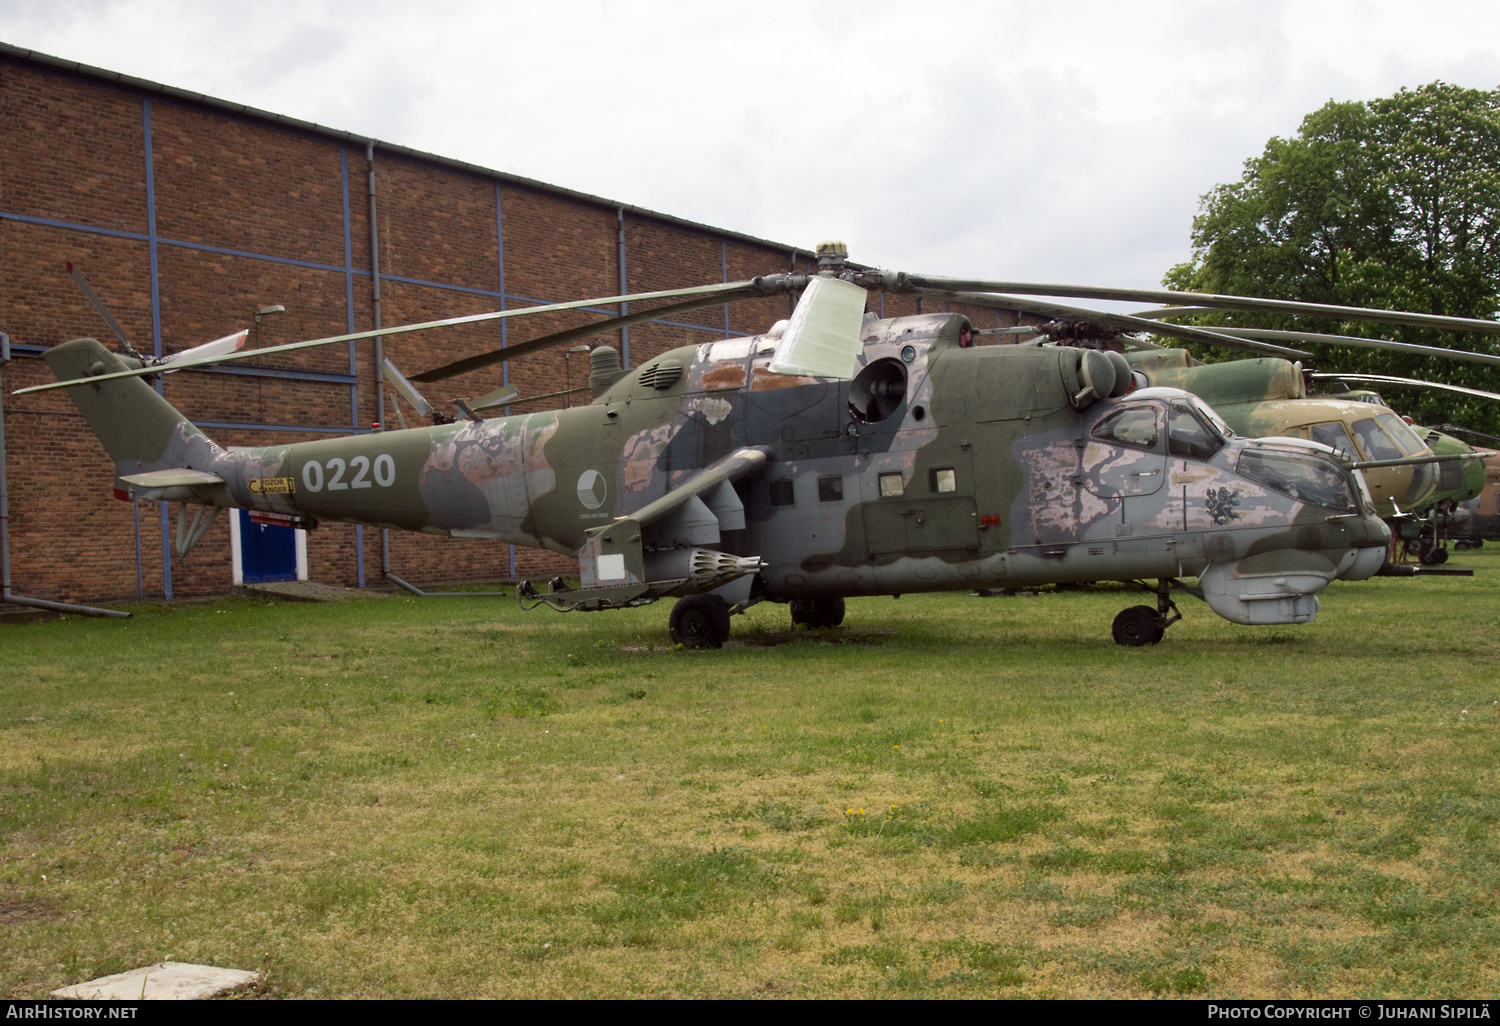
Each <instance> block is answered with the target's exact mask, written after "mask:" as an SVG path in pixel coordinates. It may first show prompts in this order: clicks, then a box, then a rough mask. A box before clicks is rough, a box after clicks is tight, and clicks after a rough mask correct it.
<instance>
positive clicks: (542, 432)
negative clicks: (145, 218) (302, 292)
mask: <svg viewBox="0 0 1500 1026" xmlns="http://www.w3.org/2000/svg"><path fill="white" fill-rule="evenodd" d="M846 255H847V250H845V249H844V248H843V246H842V244H825V245H823V246H820V247H819V259H820V271H819V273H818V274H814V275H799V274H772V275H766V276H763V277H758V278H754V279H751V280H749V281H744V282H733V283H727V284H715V285H706V286H699V287H694V288H684V289H675V290H669V291H663V292H654V293H646V294H636V295H628V296H611V297H604V298H596V299H587V300H580V301H577V302H571V303H560V304H551V305H547V306H538V307H530V308H524V309H519V310H506V311H498V312H493V313H486V314H476V315H468V316H464V317H454V318H447V319H444V320H438V321H430V322H424V323H422V324H413V325H404V326H400V327H394V328H390V327H387V328H381V329H378V330H374V331H366V332H356V333H352V334H347V335H339V336H334V337H331V338H325V339H314V340H310V341H307V342H298V343H292V344H289V345H281V346H271V347H266V348H261V349H254V350H249V351H245V352H240V353H231V354H228V355H224V354H217V353H214V354H209V355H208V356H203V357H193V358H189V357H186V356H184V357H179V358H178V359H176V360H175V361H174V362H173V364H172V365H171V367H169V368H167V369H168V370H171V369H178V370H180V369H186V368H189V367H193V366H204V365H206V364H209V363H215V362H222V361H225V360H236V359H242V358H247V357H251V356H266V355H270V354H274V353H277V352H286V351H290V350H296V349H302V348H307V347H310V346H317V345H325V344H332V343H340V342H346V341H350V340H354V339H362V338H373V337H375V336H388V335H396V334H401V333H403V332H410V331H420V330H430V329H434V328H439V327H443V326H447V325H456V324H472V323H476V322H481V321H489V320H499V319H502V318H511V317H521V316H529V315H532V314H536V313H545V312H550V311H556V310H565V309H578V308H581V307H585V306H598V305H603V304H613V303H620V302H630V303H632V304H640V303H643V302H647V301H652V300H670V301H671V302H668V303H666V304H664V305H660V306H656V307H654V308H651V309H647V310H641V309H639V306H637V307H636V309H635V311H633V312H631V313H629V314H626V315H622V316H617V317H611V318H608V319H604V320H600V321H596V322H594V323H592V324H589V325H585V326H583V327H580V328H573V329H569V330H567V331H562V332H556V333H554V334H551V335H547V336H544V337H542V338H539V339H535V340H532V341H530V342H526V343H522V344H520V345H517V346H511V347H509V348H506V349H502V350H497V351H495V352H491V353H487V354H481V355H478V356H475V357H471V358H468V359H466V360H461V361H458V362H456V363H453V364H449V365H447V366H445V367H439V368H435V369H433V370H429V371H426V372H423V373H421V374H415V375H412V377H411V381H429V380H438V379H442V378H446V377H451V376H454V375H456V374H461V373H465V372H467V371H470V370H474V369H476V368H478V367H481V366H488V365H491V364H495V363H499V362H501V361H502V360H509V359H515V358H518V357H521V356H524V355H526V354H527V353H530V352H535V351H537V350H539V349H543V348H546V347H548V346H553V345H561V344H563V343H565V342H570V341H573V340H575V339H577V338H580V337H585V336H589V335H597V334H600V333H602V332H606V331H610V330H612V329H614V328H619V327H622V326H625V325H628V324H631V323H638V322H640V321H644V320H647V319H651V318H655V317H660V316H663V315H666V314H669V313H676V312H680V311H683V310H687V309H692V308H695V307H701V306H708V305H711V304H719V303H723V302H727V301H732V300H734V299H738V298H749V297H755V296H766V295H774V294H796V293H800V294H801V295H800V299H799V300H798V302H797V304H796V307H795V309H794V311H793V313H792V315H791V317H790V318H789V319H788V320H786V321H782V322H778V323H777V325H776V326H775V327H773V328H772V329H771V330H770V331H769V332H767V333H766V334H763V335H758V336H755V337H749V338H739V339H731V340H725V341H718V342H710V343H705V344H702V345H696V346H686V347H682V348H678V349H674V350H671V351H669V352H666V353H663V354H662V355H660V356H658V357H656V358H654V359H651V360H649V361H646V362H645V363H644V364H643V365H641V366H639V367H636V368H633V369H631V370H629V371H626V370H625V369H623V368H622V367H621V365H620V360H619V356H618V354H617V353H616V351H615V350H614V349H613V348H612V347H610V346H603V345H601V346H598V347H597V348H595V349H594V350H593V351H592V354H591V374H590V380H589V385H590V388H591V390H592V391H593V392H594V394H595V396H596V398H595V399H594V401H593V402H592V403H591V404H590V405H587V406H578V407H573V408H569V409H562V410H551V411H547V412H541V413H533V414H525V415H517V416H503V417H494V418H490V419H482V418H480V417H479V416H478V415H477V413H472V415H471V416H466V417H465V419H464V420H461V421H459V422H456V423H447V424H437V425H434V426H431V427H421V428H410V429H406V430H397V431H384V432H380V433H372V434H366V435H359V436H353V437H347V438H334V439H326V440H320V441H312V442H301V443H296V444H291V445H274V446H268V447H265V448H256V449H244V450H234V451H226V450H224V449H222V448H220V447H219V446H218V445H216V444H215V443H214V442H213V441H211V440H210V439H209V438H208V437H207V436H206V435H204V434H203V432H201V431H200V430H198V429H197V428H196V427H195V426H193V425H192V424H191V423H189V422H188V420H187V419H186V418H185V417H183V416H182V415H181V414H180V413H179V412H178V411H177V410H176V409H174V408H173V407H172V406H171V405H170V404H168V403H167V402H166V400H164V399H163V398H162V397H161V396H160V395H158V394H157V393H156V392H155V391H154V390H153V389H152V388H151V387H150V386H149V385H148V384H147V383H146V382H145V381H142V380H140V379H141V378H142V377H144V376H147V375H150V374H153V373H159V372H160V371H161V369H160V368H156V367H148V366H141V365H140V361H139V360H135V359H131V358H129V357H126V358H121V357H119V356H117V355H115V354H114V353H112V352H110V351H109V350H108V349H106V348H105V347H104V346H103V345H101V344H100V343H99V342H97V341H95V340H93V339H75V340H73V341H71V342H66V343H63V344H61V345H58V346H55V347H54V348H52V349H51V350H49V351H48V352H47V354H46V360H47V362H48V364H49V365H50V366H51V368H52V370H53V372H54V374H56V376H57V377H58V379H59V380H58V381H57V382H56V383H52V384H46V385H38V386H32V387H31V388H29V389H22V390H20V391H23V392H26V391H39V390H44V389H53V388H65V389H66V390H67V392H68V395H69V396H70V398H71V399H72V400H73V402H74V403H75V404H76V405H77V406H78V408H79V410H80V412H81V413H82V414H83V416H84V418H85V419H86V421H87V422H88V424H89V426H90V427H91V428H92V429H93V431H94V433H95V434H96V435H97V436H98V437H99V438H100V440H101V441H102V442H103V444H104V447H105V449H106V451H107V452H108V454H109V456H110V457H111V458H112V459H113V460H114V461H115V465H116V473H117V480H116V485H115V487H116V489H117V490H119V491H121V492H122V493H123V494H127V495H128V494H130V493H134V494H136V495H137V496H140V497H143V498H147V499H154V500H160V501H168V502H180V503H184V504H196V505H199V506H201V507H204V509H203V510H200V511H199V514H198V515H197V516H196V517H195V518H194V520H193V522H192V525H191V526H189V525H188V524H187V522H186V520H185V508H184V513H180V515H179V536H178V537H179V544H178V548H179V552H180V553H181V552H185V551H186V550H187V549H189V548H191V546H192V544H193V543H195V542H196V540H197V538H198V537H201V535H202V532H203V530H205V529H206V524H207V522H208V521H209V520H211V519H212V516H213V515H214V514H215V513H216V512H217V510H218V509H219V508H224V507H231V508H245V509H250V510H255V511H259V512H260V514H261V515H263V516H275V517H280V518H281V519H282V522H284V523H287V524H290V525H298V526H310V525H311V524H313V523H314V522H316V521H320V520H330V521H332V520H337V521H345V522H351V523H361V524H367V525H371V526H375V527H386V528H397V529H405V530H413V531H424V532H427V533H431V534H440V535H452V536H456V537H482V538H493V539H496V540H499V541H504V542H512V543H515V544H520V545H533V546H540V547H544V548H547V549H550V550H552V551H555V552H560V553H566V554H570V555H575V556H576V557H577V558H578V562H579V572H580V578H581V586H580V587H578V588H575V589H569V588H568V587H566V585H564V584H562V582H560V581H557V582H554V583H553V584H552V585H550V586H549V587H548V588H547V590H539V589H537V588H536V587H534V586H532V585H531V584H530V583H529V582H522V583H521V584H520V585H519V587H518V589H517V597H518V599H521V600H522V601H523V604H527V603H529V606H528V608H530V607H534V606H535V605H537V604H542V603H545V604H547V605H549V606H551V607H552V608H554V609H558V610H565V611H566V610H600V609H609V608H621V607H628V606H637V605H642V604H645V603H648V602H653V601H656V600H658V599H662V598H676V599H677V603H676V605H675V606H674V608H673V610H672V614H671V619H670V629H671V633H672V636H673V638H674V639H675V640H676V641H678V642H679V643H681V644H683V645H685V646H688V647H718V646H720V645H721V644H722V643H723V642H724V641H725V640H726V638H727V637H728V635H729V630H730V615H731V614H732V613H735V612H739V611H742V610H744V609H746V608H748V607H749V606H751V605H753V604H755V603H757V602H760V601H766V600H770V601H778V602H788V603H790V605H791V614H792V619H793V621H794V622H797V623H801V624H805V625H808V626H819V627H822V626H833V625H836V624H838V623H840V622H842V620H843V616H844V599H845V598H846V597H849V596H857V595H893V594H894V595H899V594H902V593H905V592H921V591H942V590H969V589H979V588H996V587H1015V586H1022V585H1036V584H1045V583H1067V582H1076V581H1100V580H1117V581H1137V580H1142V579H1150V578H1154V579H1156V588H1155V591H1156V599H1157V602H1156V605H1155V607H1154V608H1153V607H1151V606H1145V605H1139V606H1133V607H1130V608H1128V609H1125V610H1123V611H1122V612H1121V613H1120V614H1119V615H1118V616H1117V617H1116V618H1115V621H1114V624H1113V629H1112V633H1113V636H1114V638H1115V640H1116V641H1118V642H1119V643H1121V644H1126V645H1144V644H1150V643H1155V642H1156V641H1159V640H1160V638H1161V636H1162V632H1163V631H1164V630H1165V629H1166V628H1167V627H1168V626H1169V625H1170V624H1172V623H1174V622H1176V621H1177V620H1178V619H1180V618H1181V616H1180V613H1179V612H1178V611H1177V608H1176V606H1175V604H1174V603H1173V601H1172V597H1171V592H1170V589H1171V588H1172V587H1173V586H1174V585H1175V586H1179V587H1182V588H1184V589H1185V590H1188V591H1190V592H1191V593H1193V594H1195V595H1198V596H1199V597H1201V598H1203V599H1205V600H1206V601H1207V603H1208V604H1209V606H1210V607H1211V608H1212V609H1213V610H1214V611H1215V612H1216V613H1218V614H1219V615H1220V616H1223V617H1225V618H1226V619H1229V620H1231V621H1233V622H1236V623H1242V624H1289V623H1305V622H1307V621H1310V620H1311V619H1313V617H1314V616H1315V615H1316V613H1317V609H1318V599H1317V593H1318V592H1319V591H1321V590H1322V589H1323V588H1325V587H1326V586H1327V585H1328V584H1329V583H1331V582H1332V581H1334V580H1362V579H1365V578H1368V577H1370V576H1372V575H1374V574H1375V573H1376V572H1377V571H1379V570H1380V568H1381V566H1382V564H1383V563H1384V561H1385V553H1386V548H1387V544H1388V542H1389V540H1390V532H1389V530H1388V529H1387V527H1386V525H1385V523H1384V522H1383V521H1382V520H1381V519H1380V517H1379V516H1378V515H1377V514H1376V509H1375V504H1374V500H1373V499H1372V497H1371V495H1370V492H1369V490H1368V489H1367V488H1366V486H1365V483H1364V480H1363V478H1362V476H1361V474H1360V473H1359V471H1360V469H1361V467H1362V466H1365V465H1367V464H1366V463H1361V462H1359V461H1351V460H1349V459H1348V458H1346V457H1344V456H1341V455H1340V454H1338V453H1336V452H1335V451H1334V450H1333V449H1332V448H1330V447H1328V446H1325V445H1321V444H1318V443H1316V442H1311V441H1305V440H1300V439H1292V438H1266V439H1247V438H1242V437H1239V436H1236V435H1235V434H1234V433H1233V432H1232V431H1231V430H1230V429H1229V428H1228V426H1227V425H1226V424H1225V423H1224V421H1223V420H1222V419H1221V418H1220V417H1219V416H1218V415H1217V414H1216V413H1214V411H1213V410H1212V409H1211V408H1210V407H1209V406H1208V405H1207V404H1205V403H1204V402H1203V401H1201V400H1200V399H1198V398H1196V397H1195V396H1193V395H1191V394H1190V393H1188V392H1185V391H1182V390H1180V389H1175V388H1138V387H1136V386H1137V384H1138V383H1137V381H1136V380H1135V376H1134V375H1133V373H1132V369H1131V367H1130V365H1129V364H1128V363H1127V362H1126V360H1125V358H1124V357H1123V356H1122V355H1120V354H1119V353H1117V352H1113V351H1110V350H1108V349H1107V348H1106V347H1105V346H1104V345H1103V344H1102V342H1101V340H1113V338H1114V337H1115V336H1116V335H1118V334H1120V333H1122V332H1154V333H1157V334H1166V335H1169V336H1172V337H1176V338H1180V339H1184V340H1193V341H1200V342H1208V343H1212V344H1217V345H1228V346H1231V347H1233V348H1240V349H1248V350H1250V351H1254V352H1259V353H1263V354H1264V353H1270V354H1272V355H1277V356H1286V355H1300V354H1298V353H1297V351H1295V350H1289V349H1285V348H1283V347H1280V346H1276V345H1274V344H1270V343H1265V342H1256V341H1248V340H1245V339H1241V338H1236V337H1233V336H1230V335H1225V334H1222V333H1219V332H1216V331H1212V330H1208V329H1203V328H1197V327H1189V326H1183V325H1172V324H1164V323H1158V322H1155V321H1152V320H1149V319H1143V318H1137V317H1133V316H1128V315H1122V314H1112V313H1102V312H1098V311H1093V310H1085V309H1080V308H1076V307H1071V306H1060V305H1058V304H1056V303H1052V302H1042V301H1034V300H1031V299H1020V298H1017V297H1016V296H1014V295H1006V294H1003V293H1018V292H1027V293H1029V294H1033V295H1052V296H1057V295H1063V296H1067V295H1082V296H1085V297H1088V296H1096V297H1097V298H1103V299H1112V298H1136V299H1144V300H1145V301H1153V300H1158V299H1160V297H1161V296H1168V297H1170V298H1166V299H1160V301H1167V302H1178V301H1189V302H1194V303H1199V304H1204V303H1225V304H1227V303H1231V302H1232V303H1236V304H1245V303H1249V304H1261V306H1260V307H1259V308H1265V309H1273V310H1278V311H1281V312H1291V313H1304V312H1305V313H1321V314H1324V315H1326V313H1327V311H1328V309H1329V308H1325V307H1314V306H1311V305H1310V304H1299V303H1292V302H1282V301H1271V300H1247V299H1242V298H1240V297H1204V296H1198V295H1190V294H1183V293H1170V294H1166V293H1156V292H1153V293H1150V294H1143V293H1139V292H1136V293H1131V294H1129V295H1126V296H1123V297H1122V296H1120V295H1118V294H1117V293H1118V292H1120V291H1121V290H1110V289H1094V290H1090V289H1082V288H1076V287H1069V286H1056V285H1027V284H1025V283H998V282H974V281H958V280H954V279H947V278H932V277H923V276H917V275H909V274H905V273H897V272H890V271H879V270H870V269H862V268H856V267H853V266H852V265H849V264H848V263H847V261H846ZM870 290H885V291H890V292H896V293H906V294H916V295H922V296H930V297H942V298H949V299H954V300H959V301H964V302H978V303H980V304H982V305H988V306H998V307H1003V308H1006V309H1012V310H1014V309H1020V310H1024V311H1028V312H1031V313H1034V314H1038V315H1041V316H1047V317H1053V318H1055V320H1054V321H1053V322H1051V323H1048V324H1045V325H1042V326H1039V327H1035V328H1031V329H1027V330H1029V331H1031V332H1033V333H1036V332H1041V333H1042V334H1041V336H1040V337H1038V338H1034V339H1031V340H1029V341H1025V342H1020V343H1018V344H1014V345H985V346H975V345H973V342H974V336H975V335H976V334H977V333H976V332H975V331H974V329H973V326H972V325H971V324H970V322H969V320H968V318H966V317H964V316H963V315H961V314H956V313H928V314H919V315H917V316H910V317H895V318H888V319H880V318H878V317H876V316H875V315H874V314H869V313H866V312H865V306H866V301H867V297H868V292H869V291H870ZM1337 309H1338V310H1339V313H1340V316H1344V317H1369V318H1372V319H1380V318H1389V317H1392V316H1397V315H1394V314H1391V313H1389V312H1386V311H1365V310H1350V309H1345V308H1337ZM1399 316H1401V317H1404V318H1414V319H1415V322H1416V323H1423V324H1431V323H1434V322H1443V323H1442V325H1440V326H1448V327H1460V328H1461V329H1462V330H1469V331H1489V332H1492V333H1500V324H1494V323H1490V322H1483V321H1462V322H1461V323H1459V324H1449V323H1448V322H1458V321H1459V319H1456V318H1439V317H1428V316H1424V315H1420V314H1401V315H1399ZM1002 330H1008V329H1002ZM386 373H387V377H388V379H389V380H391V381H392V382H393V383H394V384H396V385H397V386H398V387H400V388H401V389H402V391H403V393H404V394H407V395H408V397H409V398H412V397H415V398H414V399H413V401H414V402H416V401H417V400H420V398H421V397H420V395H419V394H418V393H417V392H416V390H415V386H413V385H412V384H411V381H407V380H406V379H404V378H402V377H401V376H400V375H399V373H398V372H395V370H394V368H391V367H387V369H386ZM512 398H513V394H512ZM500 401H504V400H503V399H502V400H500ZM476 405H477V404H476ZM429 408H430V407H429ZM471 412H472V410H471ZM1407 461H1408V462H1409V461H1410V460H1409V459H1408V460H1407ZM1376 462H1377V463H1379V462H1382V461H1376ZM205 511H206V514H205ZM205 516H206V519H205ZM1183 577H1196V578H1197V581H1198V584H1197V587H1196V588H1194V587H1191V586H1188V585H1184V584H1183V583H1182V582H1181V580H1180V579H1181V578H1183Z"/></svg>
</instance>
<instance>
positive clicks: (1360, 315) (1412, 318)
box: [878, 271, 1500, 335]
mask: <svg viewBox="0 0 1500 1026" xmlns="http://www.w3.org/2000/svg"><path fill="white" fill-rule="evenodd" d="M878 273H879V274H880V275H881V276H882V280H883V281H884V283H885V287H886V288H889V289H892V290H893V291H897V292H900V291H904V289H905V287H906V286H915V287H925V288H937V289H959V290H966V291H971V292H1019V293H1020V294H1022V295H1029V296H1065V297H1068V298H1071V299H1119V300H1126V301H1130V302H1140V303H1194V304H1197V305H1199V306H1205V307H1212V308H1214V309H1216V310H1240V311H1243V312H1247V313H1256V312H1261V311H1264V312H1269V313H1286V314H1297V315H1300V316H1303V317H1332V318H1335V319H1337V320H1354V321H1375V322H1377V323H1380V324H1407V325H1411V326H1413V327H1419V328H1443V329H1445V330H1447V331H1472V332H1476V333H1478V334H1481V335H1500V321H1481V320H1476V319H1474V318H1472V317H1444V316H1441V315H1438V314H1420V313H1411V312H1409V311H1405V310H1372V309H1369V308H1368V307H1362V306H1332V305H1329V304H1326V303H1299V302H1295V301H1293V300H1285V299H1258V298H1254V297H1250V296H1221V295H1215V294H1213V293H1207V292H1173V291H1171V290H1169V289H1120V288H1107V287H1102V286H1095V285H1055V284H1040V283H1037V282H1027V281H971V280H968V279H964V278H938V277H931V276H928V275H923V274H907V273H906V272H904V271H901V272H892V271H881V272H878Z"/></svg>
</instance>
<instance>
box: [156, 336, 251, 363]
mask: <svg viewBox="0 0 1500 1026" xmlns="http://www.w3.org/2000/svg"><path fill="white" fill-rule="evenodd" d="M249 337H250V329H249V328H241V329H240V330H239V331H236V332H235V333H234V334H233V335H225V336H224V337H223V338H216V339H214V340H213V341H212V342H205V343H203V344H202V345H201V346H194V347H193V348H191V349H184V350H183V351H182V352H180V353H173V354H172V355H171V356H164V357H162V359H161V362H160V363H158V364H157V365H156V367H157V369H158V370H177V367H175V366H172V365H173V364H176V363H177V362H178V361H180V360H206V359H211V358H213V357H219V356H224V355H226V354H228V353H234V352H238V351H239V350H241V349H243V348H245V340H246V339H248V338H249Z"/></svg>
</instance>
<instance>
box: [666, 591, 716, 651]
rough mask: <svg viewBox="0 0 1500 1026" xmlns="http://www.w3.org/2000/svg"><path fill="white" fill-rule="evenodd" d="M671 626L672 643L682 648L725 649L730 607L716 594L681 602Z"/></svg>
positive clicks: (674, 611)
mask: <svg viewBox="0 0 1500 1026" xmlns="http://www.w3.org/2000/svg"><path fill="white" fill-rule="evenodd" d="M669 623H670V627H671V630H672V640H673V641H675V642H677V644H679V645H681V646H682V647H683V648H722V647H723V645H724V642H726V641H728V640H729V606H728V605H726V604H725V602H724V600H723V599H721V598H720V597H719V596H717V595H689V596H687V597H686V598H680V599H678V600H677V604H676V605H675V606H673V607H672V619H671V620H670V621H669Z"/></svg>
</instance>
